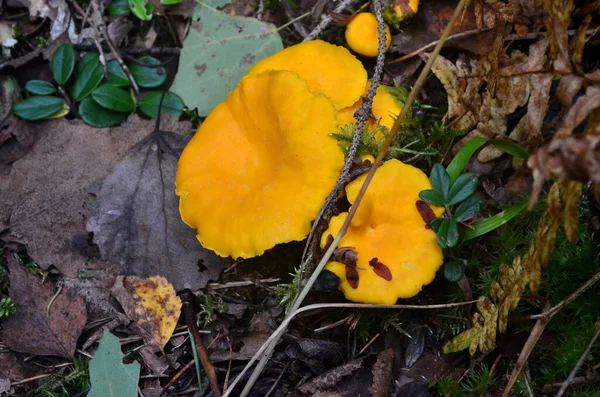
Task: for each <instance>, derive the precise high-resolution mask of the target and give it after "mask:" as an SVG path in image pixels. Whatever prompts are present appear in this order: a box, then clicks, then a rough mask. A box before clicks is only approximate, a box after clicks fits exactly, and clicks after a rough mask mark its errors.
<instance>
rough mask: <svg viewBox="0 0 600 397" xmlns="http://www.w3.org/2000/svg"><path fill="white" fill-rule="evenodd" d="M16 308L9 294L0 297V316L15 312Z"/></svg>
mask: <svg viewBox="0 0 600 397" xmlns="http://www.w3.org/2000/svg"><path fill="white" fill-rule="evenodd" d="M16 311H17V309H16V308H15V304H14V303H13V301H12V299H11V297H10V296H8V297H5V298H2V299H0V318H2V317H8V316H10V315H11V314H15V312H16Z"/></svg>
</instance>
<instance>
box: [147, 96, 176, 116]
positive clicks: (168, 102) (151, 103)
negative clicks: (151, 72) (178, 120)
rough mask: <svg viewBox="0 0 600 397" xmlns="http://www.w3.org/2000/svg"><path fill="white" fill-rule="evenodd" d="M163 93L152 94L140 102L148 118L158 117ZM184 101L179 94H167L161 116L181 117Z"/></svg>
mask: <svg viewBox="0 0 600 397" xmlns="http://www.w3.org/2000/svg"><path fill="white" fill-rule="evenodd" d="M161 97H162V92H151V93H150V94H148V95H146V96H144V97H143V98H142V99H141V100H140V105H139V108H140V110H141V111H142V113H144V114H145V115H146V116H148V117H156V116H158V108H159V106H160V99H161ZM183 107H184V105H183V101H182V100H181V98H180V97H179V95H177V94H173V93H172V92H166V93H165V97H164V99H163V102H162V107H161V114H172V115H173V116H178V117H179V116H181V114H182V113H183Z"/></svg>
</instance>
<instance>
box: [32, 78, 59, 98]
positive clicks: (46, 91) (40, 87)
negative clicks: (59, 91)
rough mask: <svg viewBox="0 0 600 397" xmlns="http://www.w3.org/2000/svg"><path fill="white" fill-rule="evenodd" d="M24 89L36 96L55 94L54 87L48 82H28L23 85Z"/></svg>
mask: <svg viewBox="0 0 600 397" xmlns="http://www.w3.org/2000/svg"><path fill="white" fill-rule="evenodd" d="M25 89H26V90H27V91H29V92H30V93H32V94H36V95H50V94H54V93H55V92H56V87H54V85H53V84H52V83H50V82H49V81H44V80H29V81H28V82H27V83H26V84H25Z"/></svg>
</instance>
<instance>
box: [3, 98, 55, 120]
mask: <svg viewBox="0 0 600 397" xmlns="http://www.w3.org/2000/svg"><path fill="white" fill-rule="evenodd" d="M63 104H64V102H63V100H62V99H61V98H57V97H55V96H32V97H29V98H27V99H25V100H23V101H21V102H17V103H15V106H14V107H13V111H14V112H15V114H16V115H17V116H19V117H20V118H22V119H25V120H40V119H43V118H44V117H48V116H50V115H53V114H54V113H56V112H58V111H59V110H61V109H62V107H63Z"/></svg>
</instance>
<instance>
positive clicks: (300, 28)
mask: <svg viewBox="0 0 600 397" xmlns="http://www.w3.org/2000/svg"><path fill="white" fill-rule="evenodd" d="M279 5H280V6H281V8H283V12H284V13H285V15H286V16H287V17H288V19H289V20H290V21H293V20H295V19H296V17H294V10H293V9H292V5H291V4H290V2H289V1H288V0H279ZM292 25H293V26H294V29H296V32H298V34H299V35H300V36H302V38H306V36H308V32H307V31H306V28H305V27H304V25H302V24H301V23H300V22H294V23H293V24H292Z"/></svg>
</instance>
